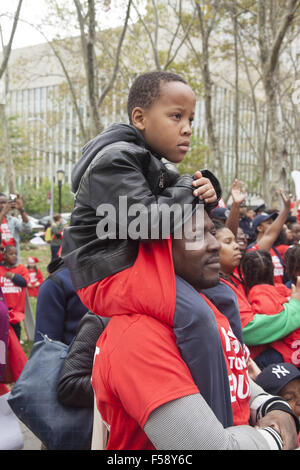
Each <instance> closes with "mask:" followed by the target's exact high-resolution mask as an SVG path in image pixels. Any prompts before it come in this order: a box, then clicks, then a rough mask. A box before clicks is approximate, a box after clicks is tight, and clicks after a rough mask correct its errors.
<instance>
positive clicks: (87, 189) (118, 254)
mask: <svg viewBox="0 0 300 470" xmlns="http://www.w3.org/2000/svg"><path fill="white" fill-rule="evenodd" d="M195 103H196V98H195V95H194V93H193V91H192V89H191V88H190V87H189V86H188V85H187V83H186V82H185V81H184V80H183V79H182V78H181V77H180V76H178V75H176V74H173V73H169V72H149V73H146V74H143V75H141V76H139V77H138V78H137V79H136V80H135V82H134V83H133V85H132V87H131V89H130V92H129V97H128V106H127V108H128V116H129V120H130V124H129V125H127V124H113V125H111V126H110V127H109V128H108V129H107V130H106V131H104V132H103V133H102V134H100V135H99V136H97V137H96V138H95V139H93V140H92V141H91V142H89V143H88V144H87V145H86V146H85V147H84V149H83V155H82V157H81V159H80V160H79V162H78V163H77V164H76V165H75V167H74V170H73V174H72V190H73V192H74V193H76V196H75V205H74V210H73V213H72V217H71V221H70V227H68V228H66V229H65V232H64V240H63V248H62V257H63V258H64V261H65V264H66V265H67V267H68V268H69V270H70V273H71V278H72V282H73V285H74V287H75V289H76V290H77V291H78V293H79V295H81V293H82V292H79V291H80V290H81V289H85V288H86V287H87V286H91V285H92V284H94V283H98V282H99V281H100V280H102V279H104V278H107V277H108V276H110V275H112V274H115V273H118V272H120V271H122V270H124V269H126V268H127V267H130V266H132V265H133V264H134V262H135V260H136V256H137V253H138V247H139V242H140V241H142V242H143V241H146V240H148V239H149V238H155V237H152V236H151V235H152V234H153V233H156V234H157V235H156V238H168V236H170V234H172V233H173V232H174V230H175V228H176V221H174V220H171V225H170V227H169V233H164V237H163V235H162V231H163V228H165V227H162V225H163V224H162V217H161V214H160V213H159V214H158V217H157V218H156V219H155V218H153V217H152V216H151V208H152V206H153V205H157V206H158V207H159V206H160V205H162V204H164V205H167V206H168V207H171V206H172V205H173V204H177V205H179V207H182V208H184V205H185V204H190V205H192V207H194V208H195V207H196V205H197V203H198V202H199V200H198V199H202V200H203V202H204V204H206V208H207V209H210V208H213V207H215V206H216V205H217V202H218V200H219V198H220V197H221V188H220V185H219V182H218V180H217V179H216V178H215V177H214V175H213V174H212V173H210V172H209V171H208V170H204V171H202V172H201V173H200V172H196V173H195V175H194V180H193V178H192V177H190V176H187V175H184V176H180V175H179V173H178V172H177V171H176V170H175V171H174V168H173V169H170V165H169V166H168V165H166V164H164V163H163V161H162V158H163V157H164V158H165V159H166V160H168V161H169V162H171V163H175V164H176V163H179V162H181V161H182V160H183V158H184V157H185V155H186V153H187V151H188V148H189V144H190V139H191V135H192V122H193V118H194V109H195ZM100 152H101V153H100ZM193 190H194V191H193ZM136 205H139V207H142V212H143V216H144V219H143V220H144V221H145V222H146V224H148V227H147V230H146V233H144V232H143V233H140V234H139V235H138V236H137V237H134V236H132V235H131V232H130V227H131V223H132V222H134V219H133V217H132V215H131V212H130V210H131V209H132V208H136ZM125 206H126V207H125ZM124 207H125V209H124ZM111 208H112V209H113V210H111ZM123 209H124V210H123ZM127 209H128V210H127ZM106 214H108V217H107V215H106ZM105 223H106V226H105ZM178 225H179V226H180V227H181V226H182V220H180V221H179V222H178ZM104 226H105V228H106V229H107V230H103V229H104ZM150 232H151V235H149V234H150ZM82 299H83V301H87V299H84V298H83V297H82Z"/></svg>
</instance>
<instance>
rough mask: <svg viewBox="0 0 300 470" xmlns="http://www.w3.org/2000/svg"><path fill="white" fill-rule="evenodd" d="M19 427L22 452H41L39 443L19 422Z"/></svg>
mask: <svg viewBox="0 0 300 470" xmlns="http://www.w3.org/2000/svg"><path fill="white" fill-rule="evenodd" d="M20 426H21V430H22V434H23V438H24V447H23V449H22V450H41V441H40V440H39V439H38V438H37V437H36V436H35V435H34V434H33V433H32V432H31V431H30V429H28V428H27V427H26V426H25V424H24V423H22V422H21V421H20Z"/></svg>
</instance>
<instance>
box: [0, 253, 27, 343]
mask: <svg viewBox="0 0 300 470" xmlns="http://www.w3.org/2000/svg"><path fill="white" fill-rule="evenodd" d="M17 259H18V254H17V248H16V247H15V246H11V245H8V246H6V247H5V248H4V252H3V264H2V265H0V286H1V288H2V292H3V295H4V297H5V300H6V303H7V305H8V309H9V322H10V324H11V325H12V326H13V329H14V331H15V333H16V335H17V337H18V339H19V340H20V335H21V325H20V323H21V321H22V320H24V318H25V300H26V290H25V289H26V286H27V283H28V282H29V279H30V278H29V272H28V269H27V268H26V267H25V266H23V265H22V264H17Z"/></svg>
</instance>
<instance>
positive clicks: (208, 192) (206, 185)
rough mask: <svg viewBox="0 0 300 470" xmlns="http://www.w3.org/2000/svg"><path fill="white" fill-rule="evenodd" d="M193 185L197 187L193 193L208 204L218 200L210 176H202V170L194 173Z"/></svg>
mask: <svg viewBox="0 0 300 470" xmlns="http://www.w3.org/2000/svg"><path fill="white" fill-rule="evenodd" d="M193 186H194V187H196V188H197V189H195V190H194V191H193V195H194V196H195V197H198V198H199V199H200V200H202V201H204V202H205V203H207V204H211V203H213V202H215V201H216V200H217V195H216V191H215V189H214V187H213V185H212V184H211V181H210V180H209V179H208V178H204V177H203V176H202V173H201V171H196V173H195V174H194V181H193Z"/></svg>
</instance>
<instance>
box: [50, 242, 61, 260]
mask: <svg viewBox="0 0 300 470" xmlns="http://www.w3.org/2000/svg"><path fill="white" fill-rule="evenodd" d="M50 248H51V261H52V260H54V259H55V258H57V253H58V250H59V249H60V245H51V246H50Z"/></svg>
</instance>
